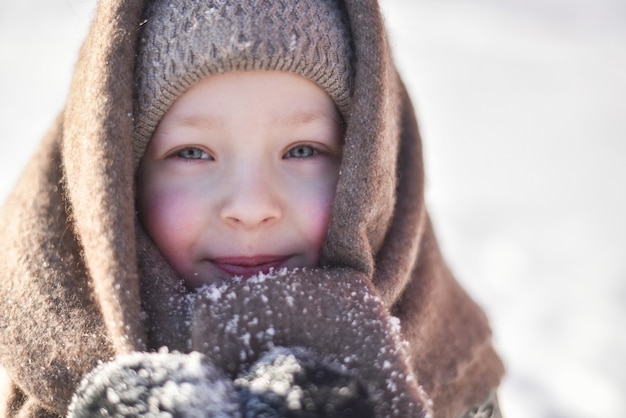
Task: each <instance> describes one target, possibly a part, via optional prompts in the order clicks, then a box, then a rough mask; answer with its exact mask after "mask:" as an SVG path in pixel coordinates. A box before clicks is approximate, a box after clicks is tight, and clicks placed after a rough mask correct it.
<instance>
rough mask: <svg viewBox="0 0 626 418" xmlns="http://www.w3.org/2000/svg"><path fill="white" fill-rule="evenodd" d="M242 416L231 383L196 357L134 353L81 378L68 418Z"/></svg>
mask: <svg viewBox="0 0 626 418" xmlns="http://www.w3.org/2000/svg"><path fill="white" fill-rule="evenodd" d="M96 416H100V417H146V418H147V417H150V418H166V417H168V418H171V417H186V418H196V417H197V418H204V417H212V418H236V417H241V414H240V411H239V402H238V398H237V394H236V392H235V390H234V388H233V385H232V382H231V381H230V380H229V379H226V378H225V377H224V375H223V373H222V372H220V371H218V370H217V369H216V368H215V367H214V366H213V365H211V364H210V363H208V362H206V361H205V359H204V356H203V355H201V354H200V353H191V354H180V353H168V352H166V351H161V352H159V353H140V352H137V353H132V354H129V355H123V356H118V357H116V358H115V360H113V361H111V362H109V363H104V364H102V365H100V366H98V367H97V368H96V369H94V371H92V372H91V373H89V374H88V375H87V376H85V378H83V380H82V382H81V384H80V386H79V388H78V390H77V391H76V393H75V394H74V397H73V399H72V403H71V404H70V407H69V413H68V417H69V418H82V417H96Z"/></svg>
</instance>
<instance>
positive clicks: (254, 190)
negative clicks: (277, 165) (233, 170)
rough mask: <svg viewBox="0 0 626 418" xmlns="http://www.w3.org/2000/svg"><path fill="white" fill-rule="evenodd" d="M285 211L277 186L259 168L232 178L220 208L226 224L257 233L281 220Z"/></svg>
mask: <svg viewBox="0 0 626 418" xmlns="http://www.w3.org/2000/svg"><path fill="white" fill-rule="evenodd" d="M282 215H283V209H282V205H281V201H280V193H279V192H278V190H277V188H276V186H275V184H274V182H273V181H272V180H271V178H269V176H268V175H266V174H265V173H263V172H262V170H260V169H259V168H258V167H256V168H255V167H248V168H247V169H246V170H245V171H240V172H239V173H237V174H236V175H234V176H232V177H231V181H229V182H228V185H227V193H226V196H225V198H224V200H223V203H222V205H221V208H220V217H221V219H222V220H223V221H224V222H226V223H227V224H229V225H231V226H235V227H239V228H246V229H255V228H258V227H261V226H268V225H271V224H274V223H276V222H277V221H278V220H279V219H281V217H282Z"/></svg>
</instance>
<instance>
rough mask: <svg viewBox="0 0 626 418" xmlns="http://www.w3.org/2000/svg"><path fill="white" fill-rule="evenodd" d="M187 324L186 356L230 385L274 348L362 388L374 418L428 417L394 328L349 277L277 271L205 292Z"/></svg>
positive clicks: (363, 285)
mask: <svg viewBox="0 0 626 418" xmlns="http://www.w3.org/2000/svg"><path fill="white" fill-rule="evenodd" d="M191 318H192V319H191V321H192V323H191V335H192V337H191V340H192V349H193V350H195V351H199V352H201V353H203V354H205V355H206V356H207V358H208V359H209V360H210V361H211V362H212V363H214V364H215V365H216V366H217V367H219V368H221V369H223V370H224V371H225V372H226V373H227V374H228V375H229V376H230V377H231V378H233V379H234V378H236V377H237V376H239V375H240V374H241V373H245V372H246V371H247V370H250V369H251V367H252V365H253V364H254V363H255V362H256V361H257V360H259V358H260V357H261V356H262V355H263V354H264V353H266V352H268V351H270V350H272V349H273V348H275V347H279V346H280V347H304V348H306V349H307V350H310V352H312V353H315V355H316V356H319V358H321V359H323V362H324V364H339V365H342V367H344V368H345V369H344V370H346V371H347V373H348V375H349V376H351V377H352V378H354V379H356V381H358V382H359V383H360V384H362V385H363V386H364V387H365V389H366V392H367V396H368V398H369V400H370V401H371V402H372V404H373V405H374V408H373V410H374V413H375V416H376V417H409V416H410V417H427V416H429V414H430V413H431V401H430V399H429V398H428V397H427V395H426V394H425V392H424V391H423V390H422V389H421V388H420V387H419V385H418V381H417V376H415V374H414V372H413V370H412V368H411V366H410V364H409V362H410V360H409V357H408V355H407V353H406V346H405V345H404V342H403V341H402V338H401V336H400V326H401V324H400V323H399V321H398V320H397V319H395V318H392V317H391V316H390V314H389V312H388V310H387V308H386V307H385V306H384V305H383V303H382V301H381V300H380V298H379V297H378V296H377V295H376V291H375V289H374V288H373V286H372V284H371V281H369V280H368V279H367V278H365V277H364V276H363V275H362V274H359V273H358V272H355V271H354V270H350V269H311V270H309V269H307V270H298V269H296V270H294V271H286V270H281V271H279V272H276V273H273V274H269V275H262V274H260V275H259V276H257V277H251V278H248V279H231V280H229V281H226V282H224V283H222V284H216V285H212V286H207V287H205V288H202V289H199V291H198V294H197V295H195V299H194V300H193V301H192V314H191Z"/></svg>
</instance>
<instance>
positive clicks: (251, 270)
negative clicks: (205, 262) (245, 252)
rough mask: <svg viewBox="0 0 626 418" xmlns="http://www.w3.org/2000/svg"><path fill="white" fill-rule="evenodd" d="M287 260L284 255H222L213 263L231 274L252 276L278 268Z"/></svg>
mask: <svg viewBox="0 0 626 418" xmlns="http://www.w3.org/2000/svg"><path fill="white" fill-rule="evenodd" d="M285 261H287V257H283V256H254V257H221V258H215V259H213V260H211V262H212V263H213V265H215V266H216V267H217V268H219V269H220V270H222V271H223V272H225V273H227V274H229V275H231V276H243V277H250V276H254V275H255V274H258V273H264V274H267V273H269V271H270V270H271V269H274V270H277V269H279V268H280V267H281V266H282V265H283V264H284V263H285Z"/></svg>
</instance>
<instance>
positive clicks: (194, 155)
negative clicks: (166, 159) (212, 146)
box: [176, 148, 213, 160]
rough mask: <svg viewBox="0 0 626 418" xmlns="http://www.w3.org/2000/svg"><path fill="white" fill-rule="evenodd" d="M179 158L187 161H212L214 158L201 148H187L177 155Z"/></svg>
mask: <svg viewBox="0 0 626 418" xmlns="http://www.w3.org/2000/svg"><path fill="white" fill-rule="evenodd" d="M176 156H177V157H180V158H183V159H185V160H212V159H213V158H212V157H211V156H210V155H209V154H207V153H206V152H205V151H202V150H201V149H200V148H185V149H183V150H180V151H179V152H178V153H177V154H176Z"/></svg>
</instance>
